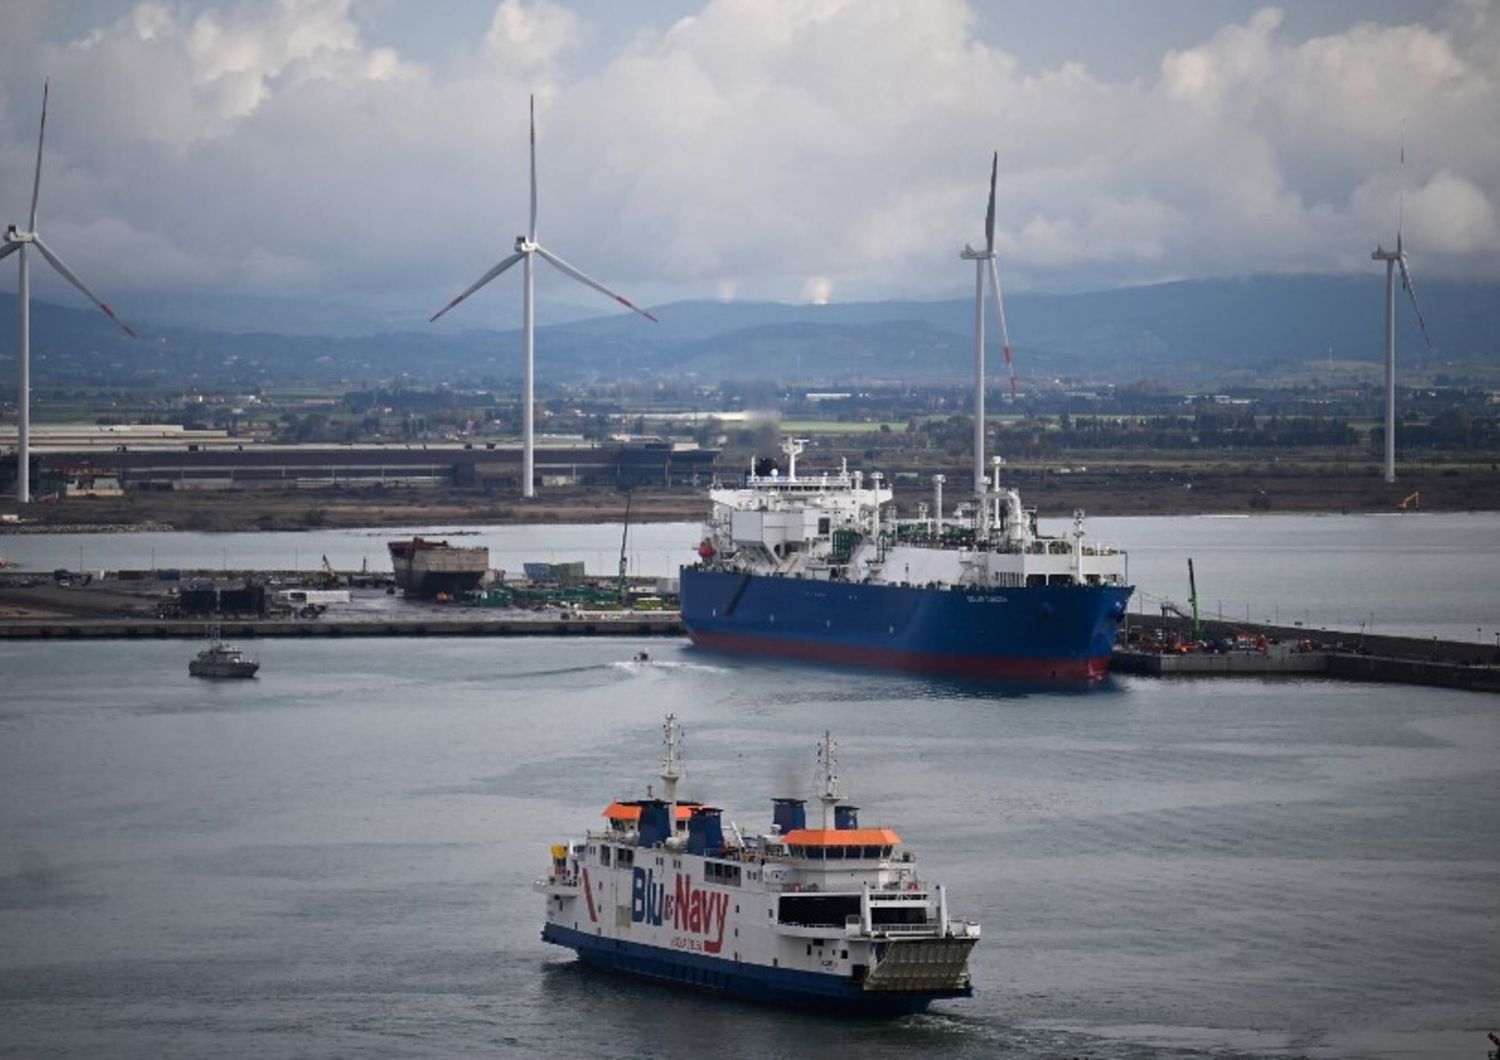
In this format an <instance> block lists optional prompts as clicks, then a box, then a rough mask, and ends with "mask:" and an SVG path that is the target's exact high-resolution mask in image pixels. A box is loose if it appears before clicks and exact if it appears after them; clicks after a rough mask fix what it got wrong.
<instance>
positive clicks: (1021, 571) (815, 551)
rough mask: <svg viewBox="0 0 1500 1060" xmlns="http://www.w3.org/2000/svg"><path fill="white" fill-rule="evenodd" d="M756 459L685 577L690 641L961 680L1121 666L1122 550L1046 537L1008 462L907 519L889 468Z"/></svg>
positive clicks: (1079, 529)
mask: <svg viewBox="0 0 1500 1060" xmlns="http://www.w3.org/2000/svg"><path fill="white" fill-rule="evenodd" d="M805 444H806V442H805V440H804V439H800V438H788V439H786V441H785V443H784V445H783V447H782V448H783V452H784V453H785V456H786V473H785V474H783V473H782V471H781V468H779V467H769V468H767V467H766V466H765V464H760V465H759V467H757V466H756V465H755V464H754V463H752V466H751V468H750V470H749V473H747V474H746V475H745V476H744V479H743V481H742V482H741V483H740V484H739V485H737V486H734V487H732V488H714V489H712V490H711V491H710V499H711V501H712V504H713V510H712V513H711V515H710V517H709V521H708V523H707V524H706V526H705V527H704V535H703V541H702V543H701V544H700V545H699V546H698V562H697V563H695V564H693V565H691V566H687V567H683V568H682V570H681V572H680V574H681V594H682V621H683V624H684V625H685V626H686V627H687V630H688V634H689V635H690V636H691V638H692V640H693V643H694V644H697V645H700V646H703V647H707V648H714V649H720V650H726V651H733V652H741V653H750V654H760V655H772V656H781V657H784V658H792V659H806V660H815V661H821V662H831V663H837V664H842V665H849V666H861V667H881V668H889V669H898V670H909V671H915V672H920V673H927V674H937V675H944V676H951V677H964V678H1011V679H1019V680H1052V679H1057V680H1062V681H1080V682H1089V681H1094V680H1098V679H1100V678H1102V677H1104V676H1105V675H1106V674H1107V673H1108V670H1109V659H1110V652H1111V650H1112V649H1113V647H1114V642H1115V635H1116V633H1117V632H1118V631H1119V627H1120V623H1121V621H1122V620H1123V619H1124V616H1125V609H1126V605H1127V604H1128V602H1129V600H1130V594H1131V588H1130V587H1129V586H1128V585H1127V584H1126V564H1127V557H1126V555H1125V553H1124V552H1123V551H1120V550H1118V549H1115V548H1112V547H1109V546H1106V545H1102V544H1091V543H1086V542H1085V537H1086V534H1085V531H1084V515H1083V512H1081V511H1077V512H1074V513H1073V526H1072V529H1071V531H1069V532H1068V533H1066V534H1065V535H1059V536H1049V535H1045V534H1042V533H1040V532H1039V531H1038V528H1037V514H1036V510H1035V509H1033V508H1024V507H1022V504H1021V498H1020V495H1019V494H1018V493H1017V492H1016V491H1015V490H1014V489H1007V488H1004V487H1002V485H1001V481H1000V462H999V461H996V463H995V469H994V477H993V480H991V481H986V482H985V483H984V485H983V486H982V487H981V489H980V491H979V493H978V495H977V497H976V498H975V499H974V500H972V501H968V502H966V503H964V504H961V505H959V506H958V507H957V508H956V509H955V511H954V512H953V513H951V514H950V513H948V512H946V511H945V510H944V507H943V476H941V475H937V476H934V490H935V492H934V503H933V505H932V507H930V508H929V507H928V506H927V505H926V504H925V503H924V504H921V505H919V506H918V511H917V516H916V518H906V519H900V518H895V517H893V515H892V514H891V512H890V506H891V501H892V497H893V494H892V491H891V489H890V488H889V487H888V486H887V485H886V484H885V482H884V481H883V478H882V476H881V475H880V474H879V473H876V474H873V475H871V476H870V477H869V479H866V478H865V476H864V475H863V474H861V473H860V472H858V471H853V472H851V471H850V470H849V468H848V466H847V464H841V466H840V467H839V469H838V470H837V471H833V472H827V471H824V472H819V473H817V474H814V475H799V474H798V470H797V457H798V456H799V455H801V453H802V452H803V450H804V447H805Z"/></svg>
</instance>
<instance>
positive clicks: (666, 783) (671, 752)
mask: <svg viewBox="0 0 1500 1060" xmlns="http://www.w3.org/2000/svg"><path fill="white" fill-rule="evenodd" d="M662 744H663V745H664V747H665V752H664V753H663V755H662V760H661V772H660V773H658V774H657V775H658V776H660V777H661V782H662V786H663V787H665V788H666V793H667V835H668V836H669V837H671V836H675V835H676V834H677V782H678V781H679V780H681V779H682V726H680V725H678V724H677V715H676V714H668V715H667V720H666V722H665V723H664V724H663V725H662Z"/></svg>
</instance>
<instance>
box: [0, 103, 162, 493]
mask: <svg viewBox="0 0 1500 1060" xmlns="http://www.w3.org/2000/svg"><path fill="white" fill-rule="evenodd" d="M47 91H48V84H47V82H45V81H43V82H42V123H41V126H40V127H39V128H38V129H37V134H36V176H35V177H34V178H33V179H32V182H31V219H30V220H29V221H28V222H27V225H26V231H24V232H22V231H20V230H18V229H17V228H16V226H15V225H11V226H10V227H9V228H7V229H6V230H5V242H4V243H3V244H0V259H4V258H6V257H8V256H10V255H11V254H17V255H19V259H18V260H19V262H20V267H21V283H20V287H19V289H18V291H17V297H18V300H19V304H20V318H21V341H20V361H21V381H20V386H19V388H18V390H17V392H16V405H17V408H18V409H19V412H20V415H19V417H18V419H17V421H16V464H17V466H16V503H17V504H29V503H31V263H30V262H29V261H28V260H27V254H26V251H27V248H28V247H36V249H37V252H38V253H40V254H41V255H42V257H44V258H46V259H47V262H48V264H50V265H51V266H52V267H53V268H54V269H56V270H57V274H58V275H59V276H61V277H62V278H63V279H65V280H67V281H68V282H69V283H71V284H72V285H73V286H74V287H76V288H78V289H79V290H80V291H82V292H83V293H84V294H85V295H87V296H88V299H89V301H90V302H93V303H94V304H95V305H96V306H98V307H99V308H100V309H102V310H104V315H105V316H107V317H109V319H111V320H113V321H114V322H115V323H116V324H118V325H119V326H120V328H121V329H123V330H124V332H125V334H127V335H129V336H130V337H131V338H135V337H136V334H135V332H133V331H131V330H130V328H129V327H128V326H126V324H125V322H124V321H123V320H121V319H120V318H119V317H117V316H115V311H114V310H113V309H111V308H110V307H109V306H107V305H105V304H104V303H103V302H101V301H99V296H98V295H96V294H95V293H94V292H93V291H90V290H89V289H88V287H86V286H85V285H84V282H83V281H82V280H80V279H79V278H78V277H77V276H75V275H74V274H73V270H72V269H70V268H68V267H67V266H66V265H64V264H63V263H62V259H61V258H59V257H58V256H57V255H56V254H55V253H54V252H53V251H52V250H51V249H49V248H48V246H47V244H46V243H43V242H42V237H41V233H39V232H38V231H37V230H36V203H37V198H38V197H39V195H40V192H41V189H42V139H43V137H44V136H46V133H47Z"/></svg>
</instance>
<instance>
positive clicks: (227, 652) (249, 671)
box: [188, 633, 260, 677]
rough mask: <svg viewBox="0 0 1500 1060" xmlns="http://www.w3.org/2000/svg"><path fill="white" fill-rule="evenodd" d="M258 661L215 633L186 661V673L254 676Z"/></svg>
mask: <svg viewBox="0 0 1500 1060" xmlns="http://www.w3.org/2000/svg"><path fill="white" fill-rule="evenodd" d="M259 669H260V663H258V662H256V661H255V660H254V659H252V658H250V657H249V656H247V655H246V654H245V653H244V652H243V651H241V650H240V649H239V648H237V647H235V646H234V645H233V644H229V643H226V642H225V641H223V640H220V639H219V636H218V634H217V633H215V634H214V636H213V637H212V638H211V639H210V640H209V642H208V647H206V648H204V649H203V650H202V651H200V652H199V653H198V654H197V655H195V656H194V657H193V660H192V661H191V662H190V663H188V673H189V674H191V675H192V676H193V677H254V676H255V673H256V671H257V670H259Z"/></svg>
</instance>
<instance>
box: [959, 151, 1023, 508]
mask: <svg viewBox="0 0 1500 1060" xmlns="http://www.w3.org/2000/svg"><path fill="white" fill-rule="evenodd" d="M999 170H1000V152H999V151H996V152H995V154H994V157H993V158H992V159H991V160H990V205H989V209H988V210H986V211H985V214H984V249H983V250H975V249H974V248H973V247H971V246H969V244H967V243H965V244H964V249H963V252H962V253H961V254H959V257H961V258H963V260H965V261H972V262H973V263H974V493H975V495H976V496H978V498H979V518H980V520H981V525H982V521H983V520H984V518H985V511H986V510H987V507H988V506H987V505H986V504H985V503H984V496H985V493H986V490H987V488H988V487H987V482H988V479H987V478H986V476H985V471H984V277H985V273H986V272H988V273H989V277H990V289H991V290H992V291H993V292H994V295H995V316H996V317H997V318H998V320H999V321H1000V348H1001V350H1002V351H1003V352H1004V354H1005V367H1006V370H1007V371H1008V372H1009V373H1010V392H1011V394H1015V392H1016V371H1015V368H1014V367H1013V366H1012V365H1011V360H1010V336H1009V335H1008V334H1007V333H1006V330H1005V303H1004V301H1002V300H1001V297H1000V270H999V269H998V268H997V267H996V266H995V177H996V175H997V174H998V173H999Z"/></svg>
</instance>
